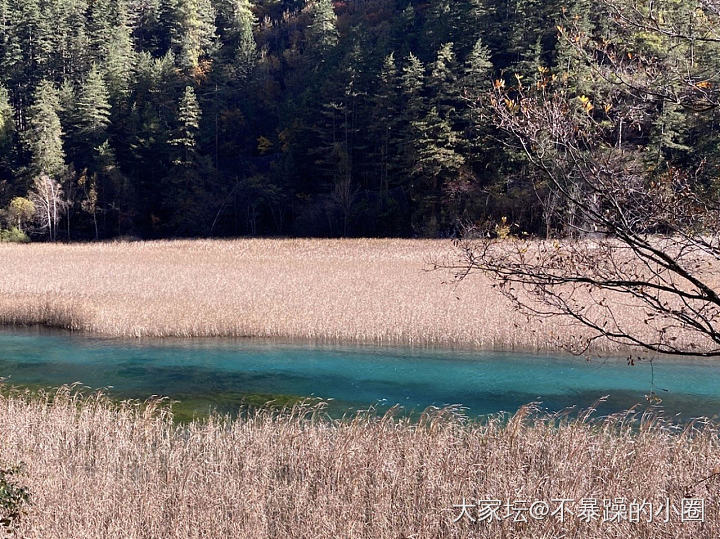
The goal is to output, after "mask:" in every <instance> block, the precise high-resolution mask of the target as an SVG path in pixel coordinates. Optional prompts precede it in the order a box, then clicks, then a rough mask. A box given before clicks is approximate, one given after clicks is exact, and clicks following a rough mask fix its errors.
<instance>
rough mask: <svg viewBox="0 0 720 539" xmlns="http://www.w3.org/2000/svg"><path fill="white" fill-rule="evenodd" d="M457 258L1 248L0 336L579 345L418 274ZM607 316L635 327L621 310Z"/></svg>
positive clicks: (377, 243)
mask: <svg viewBox="0 0 720 539" xmlns="http://www.w3.org/2000/svg"><path fill="white" fill-rule="evenodd" d="M454 256H456V253H455V252H454V251H453V246H452V244H451V242H449V241H433V240H364V239H360V240H312V239H308V240H305V239H292V240H264V239H258V240H234V241H175V242H168V241H160V242H138V243H106V244H74V245H59V244H58V245H53V244H38V245H11V244H0V260H2V267H3V271H2V275H1V276H0V324H22V325H33V324H43V325H48V326H53V327H61V328H67V329H73V330H80V331H87V332H93V333H97V334H104V335H108V336H125V337H166V336H178V337H210V336H241V337H242V336H254V337H271V338H284V339H309V340H316V341H348V342H364V343H380V344H410V345H418V346H425V345H440V346H451V347H464V348H498V349H499V348H506V349H553V348H558V347H560V346H561V345H564V344H568V342H570V341H571V340H572V339H574V338H576V337H577V336H578V335H579V333H578V332H579V331H580V330H578V328H571V327H569V326H567V325H564V324H563V323H562V322H561V321H558V320H552V321H550V322H545V323H544V322H543V321H542V320H533V321H528V320H527V319H526V318H525V317H524V316H522V315H520V314H518V313H517V312H515V311H514V310H513V309H512V308H511V306H510V305H509V303H508V302H507V301H506V300H505V298H503V297H502V296H501V295H500V294H499V293H497V292H496V291H495V290H494V289H493V288H492V287H491V283H490V282H489V281H488V280H487V279H485V278H484V277H482V276H480V275H473V276H472V277H471V278H469V279H467V280H466V281H463V282H461V283H460V284H456V283H453V276H452V275H451V274H449V273H448V272H443V271H427V270H428V269H429V268H430V267H431V266H432V262H433V261H435V260H438V259H441V258H443V257H449V259H453V257H454ZM618 313H619V316H620V317H621V318H623V317H624V318H626V319H628V320H631V321H634V319H635V318H638V320H637V326H638V327H640V328H642V323H641V322H640V320H639V318H640V317H637V316H636V314H635V313H634V312H633V309H632V308H631V307H629V306H624V307H622V306H618ZM598 344H599V347H598V349H599V350H604V351H607V350H612V349H613V347H614V345H612V344H609V343H604V344H603V343H598ZM603 346H604V348H603Z"/></svg>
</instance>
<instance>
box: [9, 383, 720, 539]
mask: <svg viewBox="0 0 720 539" xmlns="http://www.w3.org/2000/svg"><path fill="white" fill-rule="evenodd" d="M83 399H85V400H83ZM307 412H308V409H301V408H295V409H294V411H287V412H286V413H284V414H272V413H270V412H267V411H265V412H259V413H257V415H250V416H247V417H245V418H244V419H237V420H234V421H229V420H224V419H222V418H214V419H212V420H210V421H208V422H203V423H197V422H196V423H192V424H190V425H186V426H177V425H175V424H173V422H172V421H171V418H170V417H169V416H168V414H167V412H163V411H162V410H158V408H157V407H153V406H149V407H148V408H144V409H143V408H141V407H139V406H137V405H131V404H128V403H125V404H119V405H118V404H112V403H110V402H108V401H106V400H105V399H104V398H102V397H97V396H95V397H83V398H80V397H76V396H72V394H71V393H70V392H69V391H68V390H67V389H65V390H61V391H60V392H59V393H58V394H57V395H49V396H46V397H44V398H42V397H41V398H37V397H28V396H26V395H23V394H14V395H13V394H10V395H9V396H8V395H6V396H3V397H1V398H0V432H2V436H0V457H1V458H2V461H3V464H4V463H6V462H12V463H17V462H20V461H22V462H24V463H25V471H24V472H23V474H22V475H20V476H19V477H18V480H19V481H20V482H21V483H22V485H23V486H25V487H27V488H28V489H29V493H30V502H31V503H30V505H28V506H26V510H25V512H24V514H23V515H22V516H21V518H20V520H19V522H18V528H17V529H16V535H17V536H18V537H28V538H31V537H38V538H49V537H67V538H69V537H72V538H93V539H94V538H98V537H118V538H120V537H122V538H127V537H130V538H141V537H143V538H144V537H148V538H149V537H157V538H168V537H212V538H217V537H233V538H238V537H242V538H245V537H247V538H251V537H252V538H264V537H268V538H286V537H287V538H293V537H298V538H300V537H302V538H309V537H323V538H325V537H327V538H331V537H332V538H335V537H347V538H373V539H375V538H385V537H388V538H389V537H408V538H409V537H415V538H436V537H488V538H496V537H527V538H530V537H532V538H550V537H578V538H603V537H637V538H651V537H652V538H691V537H692V538H703V537H708V538H710V537H719V536H720V512H719V510H720V497H719V495H718V486H720V485H718V480H717V478H710V479H708V480H707V481H704V482H701V481H702V480H703V479H704V478H706V477H708V476H710V475H711V474H712V471H713V470H714V469H715V470H717V467H718V466H720V443H719V442H718V437H717V430H715V428H713V427H708V426H705V427H703V428H695V429H692V428H686V429H685V430H682V431H680V432H673V429H672V428H671V427H670V426H669V425H667V424H664V423H662V422H661V421H659V420H657V419H653V418H645V420H643V421H642V423H641V426H640V428H639V429H638V430H636V431H635V433H633V432H632V431H631V427H630V426H629V423H628V422H627V416H624V417H623V416H618V417H615V418H612V419H608V420H604V421H602V422H599V423H592V422H589V421H587V420H583V419H575V420H565V421H563V422H561V423H560V424H559V425H555V426H553V425H552V422H551V421H549V420H548V418H543V417H538V416H534V415H533V413H532V411H531V410H530V409H523V410H521V411H520V412H518V413H517V414H516V415H515V416H514V417H512V418H510V420H509V421H507V422H504V421H500V420H499V419H493V420H490V421H489V422H486V423H483V424H479V423H467V422H465V421H463V420H462V419H460V418H458V417H456V416H455V415H454V413H452V411H448V410H446V411H441V412H438V413H435V414H430V415H428V416H426V417H425V419H424V420H423V421H421V422H420V423H417V424H411V423H408V422H407V421H405V420H399V419H392V418H391V417H389V416H386V417H384V418H377V417H370V416H367V415H366V416H362V417H356V418H355V419H353V420H346V421H344V422H330V421H329V420H327V419H322V417H321V415H320V414H319V413H316V414H314V415H310V414H308V413H307ZM683 496H692V497H693V498H697V499H700V498H703V499H704V500H705V502H704V504H705V505H704V509H705V522H704V523H701V522H698V521H685V522H681V521H680V516H679V515H678V514H677V513H675V509H676V508H677V507H681V505H680V504H681V499H682V498H683ZM463 498H465V503H466V505H469V503H470V500H471V499H477V498H485V499H488V500H495V499H497V500H512V501H513V505H515V503H516V501H517V500H528V501H537V500H547V501H549V500H552V499H559V498H566V499H574V500H575V505H573V504H571V503H570V502H567V508H568V513H566V514H565V515H564V517H563V519H562V521H561V520H560V517H559V516H557V515H556V516H552V515H548V516H547V517H546V518H542V519H540V518H536V517H537V513H536V514H535V517H532V518H530V517H527V518H526V519H527V522H515V521H514V518H513V517H511V518H504V519H503V520H501V521H493V522H492V523H488V522H487V521H480V520H479V514H478V512H477V510H473V509H469V510H468V514H470V515H471V516H472V515H474V517H473V518H476V521H475V522H472V521H471V520H470V518H469V517H467V516H463V518H462V519H460V520H459V521H457V522H455V520H456V519H457V517H458V516H459V515H460V514H461V509H458V508H457V507H454V506H458V505H462V500H463ZM603 498H608V499H613V501H614V502H618V503H619V501H618V500H615V498H621V499H625V500H627V502H626V503H627V504H631V503H632V502H631V500H635V501H637V503H638V504H639V503H640V502H641V501H646V502H648V503H653V504H655V505H654V506H653V509H652V512H653V513H655V512H656V511H657V515H656V516H654V517H648V515H649V512H648V510H647V507H646V508H645V510H644V512H641V513H639V518H638V520H639V522H632V521H630V517H629V516H628V512H627V511H628V509H626V512H625V513H621V515H622V514H624V515H625V516H624V517H620V518H619V519H617V520H613V521H609V520H608V521H605V522H603V518H604V515H603V505H602V503H603V502H602V499H603ZM581 499H597V500H598V503H599V504H600V513H598V515H597V516H596V517H595V518H591V519H590V520H589V521H588V522H585V521H584V520H583V518H582V517H581V515H582V512H581V511H580V510H579V509H578V506H577V504H578V501H579V500H581ZM666 500H669V501H670V502H669V503H670V507H671V509H670V510H669V513H668V515H669V518H668V519H667V520H668V522H666V516H665V513H664V511H663V510H662V508H663V507H664V506H665V504H666ZM627 507H628V508H629V507H630V505H628V506H627ZM503 513H505V511H504V510H501V511H500V512H499V515H500V516H501V517H504V514H503ZM511 514H512V513H511ZM525 514H526V515H527V513H525ZM688 514H689V513H688ZM609 515H610V514H608V518H609Z"/></svg>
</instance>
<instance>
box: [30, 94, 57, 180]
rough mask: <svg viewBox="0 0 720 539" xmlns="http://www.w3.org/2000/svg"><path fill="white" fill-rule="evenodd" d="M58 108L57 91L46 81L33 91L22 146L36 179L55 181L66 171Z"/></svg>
mask: <svg viewBox="0 0 720 539" xmlns="http://www.w3.org/2000/svg"><path fill="white" fill-rule="evenodd" d="M59 108H60V103H59V102H58V95H57V90H56V89H55V87H54V86H53V85H52V83H50V82H49V81H47V80H44V81H42V82H41V83H40V84H39V85H38V87H37V89H36V90H35V94H34V102H33V104H32V106H31V107H30V111H29V119H28V129H27V131H26V132H25V134H24V135H25V145H26V147H27V148H28V149H29V150H30V154H31V156H32V157H31V167H30V168H31V172H32V173H33V174H34V175H36V176H39V175H43V174H46V175H48V176H50V177H51V178H57V177H60V176H62V175H63V174H64V173H65V171H66V166H65V151H64V150H63V140H62V137H63V130H62V126H61V125H60V118H59V117H58V110H59Z"/></svg>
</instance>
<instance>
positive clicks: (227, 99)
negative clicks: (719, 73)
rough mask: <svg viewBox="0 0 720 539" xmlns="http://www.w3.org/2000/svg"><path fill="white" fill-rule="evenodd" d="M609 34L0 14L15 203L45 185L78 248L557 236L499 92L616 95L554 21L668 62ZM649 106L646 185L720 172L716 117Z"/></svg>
mask: <svg viewBox="0 0 720 539" xmlns="http://www.w3.org/2000/svg"><path fill="white" fill-rule="evenodd" d="M668 1H669V0H668ZM683 9H685V8H683ZM677 17H682V14H680V15H677ZM678 20H680V19H678ZM606 22H607V21H606V20H603V18H602V17H601V16H599V15H598V14H597V9H595V8H594V4H593V3H592V2H589V1H587V0H574V1H570V2H567V3H564V4H563V3H560V2H556V1H555V0H453V1H447V0H438V1H434V2H419V1H415V0H367V1H362V2H355V1H352V2H338V1H331V0H283V1H282V2H280V1H274V0H273V1H269V0H256V1H254V2H253V1H252V0H142V1H140V0H92V1H89V0H0V206H4V205H7V203H8V202H9V200H10V199H11V198H12V197H15V196H20V197H24V196H26V195H27V192H28V187H29V186H30V185H31V184H32V182H33V179H34V177H35V176H37V175H38V174H40V173H42V172H46V173H48V174H49V175H50V176H52V177H54V178H55V179H56V180H57V181H59V182H61V183H62V187H63V191H64V193H65V194H66V196H67V200H65V201H63V202H64V204H65V206H64V207H66V211H65V212H64V213H63V214H62V217H61V220H62V222H61V224H60V226H59V227H58V234H60V238H61V239H62V238H64V237H65V235H67V236H68V237H72V238H77V239H81V238H93V237H111V236H114V235H117V234H133V235H138V236H143V237H151V236H178V235H221V236H230V235H246V234H253V235H254V234H299V235H383V236H387V235H400V236H408V235H428V236H437V235H447V234H452V233H454V231H455V230H457V228H458V224H460V223H462V222H468V221H469V222H485V221H494V222H496V221H497V220H499V219H500V218H501V217H503V216H508V218H509V219H510V220H511V221H512V222H513V223H519V226H520V227H521V228H522V229H523V230H528V231H530V232H537V231H541V228H542V225H541V222H542V220H541V219H540V218H538V215H541V214H542V212H543V210H542V205H541V204H540V203H539V202H538V197H537V193H534V192H532V191H531V190H530V187H529V186H530V184H529V182H527V181H526V178H527V170H529V169H528V168H527V163H525V162H523V160H522V159H521V158H520V157H519V156H518V155H517V154H514V153H512V152H509V151H508V150H507V148H506V146H505V145H503V143H502V136H501V134H500V133H499V131H498V130H497V129H496V128H495V127H494V126H493V125H492V119H491V117H490V116H489V115H488V114H487V112H488V110H487V109H488V107H487V105H488V103H487V92H488V91H489V90H490V89H491V88H492V85H493V82H494V81H495V79H499V78H503V79H505V80H506V82H508V84H514V83H515V82H516V81H517V80H521V81H523V83H524V84H536V83H538V81H540V80H541V79H542V78H543V77H545V76H550V75H554V76H556V77H559V78H562V80H563V81H565V83H566V84H567V87H568V89H569V91H571V92H574V93H576V94H577V95H587V96H589V98H590V99H592V98H593V95H594V94H597V93H599V92H600V91H601V90H603V91H605V90H606V89H602V88H601V87H600V86H601V81H597V80H594V79H593V77H592V74H591V73H590V71H589V67H588V65H587V62H583V59H582V58H581V57H580V56H579V55H578V54H577V51H576V50H574V48H573V47H571V46H568V44H567V41H563V40H558V38H557V34H558V30H557V26H558V25H564V26H567V27H569V26H573V28H579V29H581V30H582V31H583V32H587V33H591V34H592V33H594V34H597V35H602V36H603V38H604V39H608V40H625V41H627V42H633V43H636V44H637V46H638V48H639V50H642V51H646V53H647V54H654V55H661V56H662V55H668V57H669V56H670V55H671V54H672V52H671V51H667V50H664V49H662V48H661V50H655V49H653V47H656V48H657V46H658V45H657V43H654V42H653V40H652V39H650V38H649V37H648V36H645V35H640V34H639V33H636V34H638V35H630V34H628V35H624V34H623V35H614V34H612V33H611V32H610V31H609V29H608V25H607V24H606ZM615 30H617V28H616V29H615ZM707 54H708V55H709V54H711V53H707ZM543 70H544V71H543ZM515 74H517V75H518V76H520V77H521V78H520V79H516V78H515V77H514V75H515ZM3 88H4V89H3ZM599 106H600V105H598V107H599ZM578 110H580V109H578ZM580 112H581V113H582V111H580ZM648 112H649V113H651V114H650V116H651V117H652V121H650V122H647V123H644V124H643V125H641V126H636V127H635V129H634V130H633V131H632V137H633V140H632V142H633V143H637V144H638V145H640V146H642V147H643V150H644V151H643V152H642V159H643V160H644V163H645V166H646V167H647V168H648V169H649V170H651V171H655V172H654V173H656V174H660V173H662V171H663V170H667V167H668V164H667V163H668V159H675V160H686V161H692V160H694V162H696V163H697V162H700V160H701V159H700V157H699V156H700V153H702V159H705V161H704V162H705V163H707V166H706V168H705V169H703V170H704V171H705V173H706V175H707V177H708V178H710V177H711V176H712V175H713V174H714V175H715V177H717V176H718V174H716V172H717V171H720V157H718V156H720V152H719V151H718V147H717V146H718V145H717V142H716V137H715V136H714V133H715V131H716V129H715V127H714V125H715V124H714V123H711V125H710V128H706V127H707V124H706V123H703V122H699V121H698V120H697V119H694V118H693V117H692V116H691V115H689V114H688V113H687V111H684V110H683V109H682V107H673V106H669V105H667V104H665V105H664V106H662V107H661V106H659V105H658V104H656V103H648ZM628 132H630V131H628ZM628 136H629V135H628ZM91 187H92V188H91Z"/></svg>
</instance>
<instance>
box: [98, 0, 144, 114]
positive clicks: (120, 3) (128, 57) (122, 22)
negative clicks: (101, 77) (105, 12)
mask: <svg viewBox="0 0 720 539" xmlns="http://www.w3.org/2000/svg"><path fill="white" fill-rule="evenodd" d="M130 17H131V15H130V10H129V7H128V5H127V3H126V0H117V4H116V19H115V24H114V28H113V32H112V34H111V39H110V42H109V43H108V49H107V56H106V60H105V62H104V64H103V67H104V71H105V78H106V80H107V90H108V94H109V96H110V100H111V101H112V102H113V103H114V104H117V103H118V102H120V101H121V100H123V99H124V98H126V97H127V96H128V94H129V92H130V87H131V85H132V82H133V81H132V77H133V75H134V70H133V66H134V65H135V60H136V58H135V50H134V48H133V41H132V27H131V19H130Z"/></svg>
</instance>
